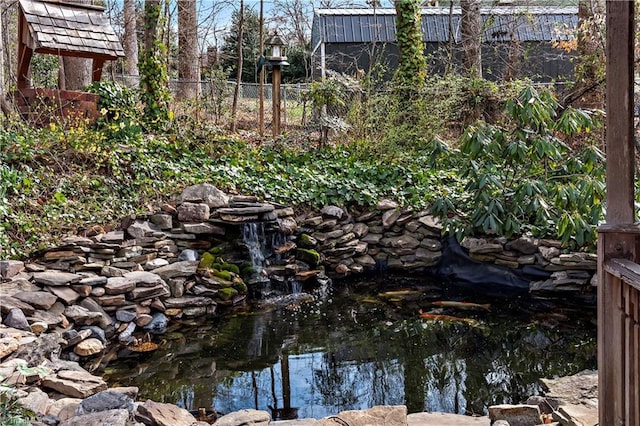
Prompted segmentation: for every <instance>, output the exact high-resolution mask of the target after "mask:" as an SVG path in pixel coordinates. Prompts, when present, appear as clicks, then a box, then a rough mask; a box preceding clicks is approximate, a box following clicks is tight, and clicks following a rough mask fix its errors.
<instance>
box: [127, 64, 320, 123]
mask: <svg viewBox="0 0 640 426" xmlns="http://www.w3.org/2000/svg"><path fill="white" fill-rule="evenodd" d="M114 80H115V81H117V82H118V83H121V84H124V85H126V86H129V87H137V86H138V84H139V77H137V76H125V75H117V76H115V78H114ZM309 86H310V84H309V83H298V84H282V85H281V86H280V98H281V102H280V117H281V129H282V130H283V131H289V130H303V129H305V128H306V127H307V126H310V124H311V123H310V122H311V116H312V105H311V102H309V101H308V100H307V99H306V96H305V93H306V92H307V91H308V90H309ZM235 87H236V82H233V81H222V80H214V79H211V80H203V81H200V82H197V81H180V80H170V81H169V90H170V92H171V94H172V96H173V97H174V99H178V96H177V95H178V94H180V93H193V94H196V93H197V94H196V96H195V97H191V98H190V99H189V100H188V101H185V102H174V103H173V106H172V108H173V109H174V114H175V116H176V117H185V115H186V116H188V117H191V118H193V119H196V120H210V121H212V122H213V123H215V124H217V125H221V126H224V125H228V124H230V123H231V119H232V117H231V113H232V107H233V95H234V91H235ZM198 88H199V89H200V90H199V92H198V91H197V89H198ZM263 89H264V92H263V93H264V95H263V99H264V103H263V105H264V121H263V123H264V129H265V132H267V133H268V132H269V131H270V129H271V126H272V112H273V109H272V108H273V96H272V91H273V87H272V85H271V83H265V84H264V86H263ZM259 111H260V85H259V84H258V83H241V85H240V89H239V97H238V108H237V119H238V129H241V130H255V131H257V130H259V128H260V114H259Z"/></svg>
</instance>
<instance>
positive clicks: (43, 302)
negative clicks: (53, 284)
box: [13, 291, 58, 310]
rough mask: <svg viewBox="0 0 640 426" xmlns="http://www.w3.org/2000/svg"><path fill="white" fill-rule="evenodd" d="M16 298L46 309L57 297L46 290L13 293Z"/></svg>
mask: <svg viewBox="0 0 640 426" xmlns="http://www.w3.org/2000/svg"><path fill="white" fill-rule="evenodd" d="M13 297H15V298H16V299H18V300H21V301H23V302H25V303H28V304H29V305H31V306H33V307H34V308H37V309H44V310H47V309H49V308H51V307H52V306H53V304H54V303H56V301H57V300H58V298H57V297H56V296H55V295H53V294H51V293H49V292H48V291H29V292H26V291H25V292H20V293H16V294H14V295H13Z"/></svg>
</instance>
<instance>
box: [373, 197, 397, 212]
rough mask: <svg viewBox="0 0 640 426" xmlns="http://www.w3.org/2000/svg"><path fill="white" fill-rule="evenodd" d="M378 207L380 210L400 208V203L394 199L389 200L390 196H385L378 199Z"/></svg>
mask: <svg viewBox="0 0 640 426" xmlns="http://www.w3.org/2000/svg"><path fill="white" fill-rule="evenodd" d="M376 208H377V209H378V210H391V209H397V208H398V203H396V202H395V201H393V200H389V199H388V198H383V199H382V200H380V201H378V204H377V205H376Z"/></svg>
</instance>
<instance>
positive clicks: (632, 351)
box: [598, 258, 640, 426]
mask: <svg viewBox="0 0 640 426" xmlns="http://www.w3.org/2000/svg"><path fill="white" fill-rule="evenodd" d="M602 269H603V271H601V275H600V277H601V278H602V279H603V281H604V282H600V283H599V287H600V293H599V297H598V299H599V300H598V303H599V309H598V312H599V313H598V316H599V318H598V321H599V327H600V330H599V333H598V335H599V338H598V346H599V359H598V364H599V367H598V368H599V370H600V371H599V374H600V380H599V410H600V426H637V425H640V265H638V264H636V263H635V262H633V261H631V260H627V259H621V258H620V259H619V258H613V259H609V260H606V261H605V262H604V263H603V267H602Z"/></svg>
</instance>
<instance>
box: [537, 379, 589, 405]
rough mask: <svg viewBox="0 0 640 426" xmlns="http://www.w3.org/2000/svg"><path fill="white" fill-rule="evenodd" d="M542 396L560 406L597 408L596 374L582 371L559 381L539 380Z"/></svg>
mask: <svg viewBox="0 0 640 426" xmlns="http://www.w3.org/2000/svg"><path fill="white" fill-rule="evenodd" d="M540 383H541V384H542V387H543V390H544V394H545V396H546V397H548V398H553V399H556V400H557V401H559V403H560V405H565V404H572V405H580V404H582V405H587V406H589V407H593V408H597V407H598V373H597V372H595V371H591V370H584V371H581V372H580V373H577V374H574V375H572V376H566V377H561V378H559V379H540Z"/></svg>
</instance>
